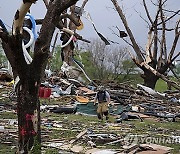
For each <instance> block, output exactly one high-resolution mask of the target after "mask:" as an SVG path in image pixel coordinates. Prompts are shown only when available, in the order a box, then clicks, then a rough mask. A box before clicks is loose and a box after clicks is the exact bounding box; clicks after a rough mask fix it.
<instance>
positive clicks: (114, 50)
mask: <svg viewBox="0 0 180 154" xmlns="http://www.w3.org/2000/svg"><path fill="white" fill-rule="evenodd" d="M127 50H128V49H127V48H126V47H119V46H112V47H110V51H109V52H108V53H109V54H108V57H109V58H108V61H109V70H111V72H112V74H113V75H112V77H113V79H114V80H115V79H117V78H118V76H119V75H120V74H122V73H124V70H123V61H124V60H127V59H128V52H127Z"/></svg>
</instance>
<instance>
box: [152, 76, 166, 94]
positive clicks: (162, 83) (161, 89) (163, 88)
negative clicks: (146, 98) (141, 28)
mask: <svg viewBox="0 0 180 154" xmlns="http://www.w3.org/2000/svg"><path fill="white" fill-rule="evenodd" d="M155 90H156V91H159V92H164V91H166V90H167V84H166V82H165V81H164V80H162V79H159V80H158V81H157V83H156V87H155Z"/></svg>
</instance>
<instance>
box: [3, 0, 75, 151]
mask: <svg viewBox="0 0 180 154" xmlns="http://www.w3.org/2000/svg"><path fill="white" fill-rule="evenodd" d="M35 1H36V0H23V3H22V5H21V8H20V9H19V10H17V12H16V15H15V18H14V23H13V34H12V36H10V35H8V34H7V33H6V32H3V31H0V38H1V39H2V41H3V43H2V44H3V48H4V51H5V54H6V56H7V58H8V60H9V61H10V63H11V66H12V69H13V72H14V73H16V76H18V77H19V82H18V84H17V86H16V93H17V101H18V105H17V114H18V133H19V140H18V153H24V154H27V153H29V152H31V153H41V151H40V150H41V148H40V143H41V135H40V134H41V132H40V103H39V98H38V89H39V86H40V83H41V78H42V76H43V74H44V71H45V67H46V64H47V60H48V56H49V47H50V42H51V39H52V36H53V33H54V30H55V27H56V26H57V25H58V22H59V17H60V15H61V13H62V12H63V11H64V10H66V9H67V8H69V7H70V6H71V5H74V4H75V3H76V2H77V0H56V1H53V0H51V1H50V5H49V6H48V10H47V14H46V16H45V18H44V20H43V23H42V27H41V31H40V34H39V38H38V39H37V41H36V43H35V48H34V57H33V61H32V63H30V64H27V62H26V61H25V57H24V53H23V49H22V38H23V35H22V24H23V21H24V16H25V15H26V13H27V11H28V10H29V8H30V6H31V4H32V3H33V2H35ZM47 29H48V30H47Z"/></svg>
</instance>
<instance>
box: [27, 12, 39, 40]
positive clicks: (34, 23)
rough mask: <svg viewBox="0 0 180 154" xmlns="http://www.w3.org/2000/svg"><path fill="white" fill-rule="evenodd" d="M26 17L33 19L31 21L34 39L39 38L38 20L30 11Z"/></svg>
mask: <svg viewBox="0 0 180 154" xmlns="http://www.w3.org/2000/svg"><path fill="white" fill-rule="evenodd" d="M25 17H26V18H28V19H30V20H31V23H32V29H31V30H32V32H33V34H34V39H35V40H36V39H37V38H38V34H37V31H36V21H35V19H34V17H33V16H32V15H31V14H30V13H27V14H26V16H25Z"/></svg>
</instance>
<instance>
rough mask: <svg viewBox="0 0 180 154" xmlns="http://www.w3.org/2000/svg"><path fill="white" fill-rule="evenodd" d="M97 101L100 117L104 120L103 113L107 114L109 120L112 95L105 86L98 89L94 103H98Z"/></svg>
mask: <svg viewBox="0 0 180 154" xmlns="http://www.w3.org/2000/svg"><path fill="white" fill-rule="evenodd" d="M96 102H98V107H97V116H98V119H99V120H103V115H105V116H106V120H108V119H109V109H108V104H109V103H110V95H109V93H108V92H107V91H106V90H105V89H104V88H103V87H98V91H97V93H96V96H95V99H94V105H96Z"/></svg>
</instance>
